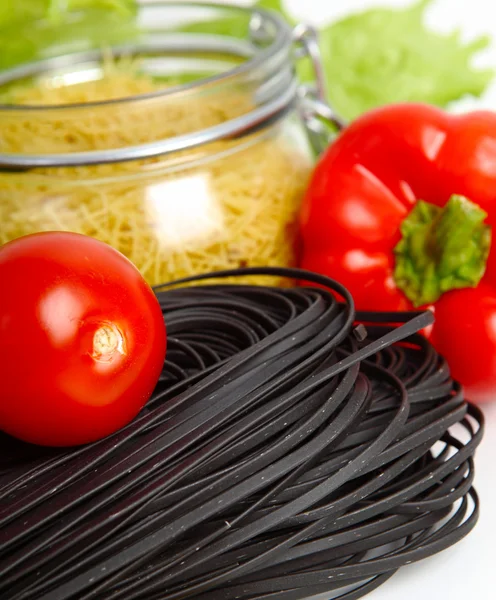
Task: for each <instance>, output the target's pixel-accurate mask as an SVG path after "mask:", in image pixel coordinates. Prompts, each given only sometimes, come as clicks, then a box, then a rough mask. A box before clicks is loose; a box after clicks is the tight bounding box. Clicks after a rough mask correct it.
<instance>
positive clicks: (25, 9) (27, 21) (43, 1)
mask: <svg viewBox="0 0 496 600" xmlns="http://www.w3.org/2000/svg"><path fill="white" fill-rule="evenodd" d="M136 13H137V2H136V0H0V69H6V68H9V67H13V66H15V65H17V64H20V63H23V62H26V61H30V60H36V59H38V58H44V57H46V56H53V55H56V54H58V53H61V52H64V51H66V50H67V49H69V48H70V49H71V50H85V49H88V48H94V47H98V46H101V45H103V44H115V43H119V42H123V41H127V40H129V39H132V38H133V37H134V36H135V35H137V34H138V26H137V22H136Z"/></svg>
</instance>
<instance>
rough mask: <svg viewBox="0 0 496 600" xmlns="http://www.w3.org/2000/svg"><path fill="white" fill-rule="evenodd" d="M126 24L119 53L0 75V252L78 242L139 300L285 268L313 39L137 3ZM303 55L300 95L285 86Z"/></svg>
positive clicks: (222, 8)
mask: <svg viewBox="0 0 496 600" xmlns="http://www.w3.org/2000/svg"><path fill="white" fill-rule="evenodd" d="M140 25H141V27H140V29H141V32H142V33H141V34H140V36H139V38H137V39H135V40H132V42H130V43H129V44H127V45H125V46H120V47H115V48H112V49H111V50H110V51H109V50H105V51H100V50H98V51H96V50H95V51H85V52H65V51H64V54H61V55H60V56H56V57H52V58H49V59H45V60H42V61H39V62H36V63H31V64H26V65H22V66H20V67H17V68H15V69H11V70H9V71H6V72H4V73H2V74H0V86H2V90H3V93H2V97H3V102H4V103H3V104H2V105H1V106H0V221H1V223H2V226H1V228H0V243H5V242H7V241H9V240H11V239H14V238H16V237H19V236H21V235H26V234H29V233H34V232H38V231H50V230H68V231H75V232H79V233H84V234H86V235H90V236H93V237H95V238H98V239H100V240H103V241H104V242H107V243H108V244H110V245H112V246H114V247H115V248H117V249H118V250H120V251H121V252H123V253H124V254H125V255H126V256H127V257H128V258H129V259H130V260H131V261H132V262H134V264H135V265H136V266H137V267H138V268H139V269H140V270H141V272H142V273H143V275H144V276H145V278H146V279H147V280H148V282H149V283H150V284H152V285H153V284H158V283H161V282H165V281H170V280H173V279H176V278H180V277H185V276H189V275H193V274H196V273H201V272H207V271H211V270H218V269H219V270H220V269H229V268H236V267H246V266H261V265H272V266H292V265H294V264H295V263H296V261H297V248H298V233H297V231H298V227H297V220H298V209H299V205H300V201H301V198H302V195H303V193H304V191H305V187H306V185H307V182H308V178H309V175H310V173H311V169H312V162H313V157H314V156H315V152H316V151H317V152H318V151H319V150H320V149H321V147H322V146H323V145H324V144H325V143H327V140H328V130H327V127H326V125H323V124H322V118H321V117H324V118H328V119H330V120H331V121H332V114H331V113H330V111H329V109H328V108H327V107H326V106H325V105H324V104H323V102H322V101H321V100H322V94H323V87H322V86H323V84H322V75H321V71H320V68H319V63H318V56H317V45H316V43H315V38H314V35H313V32H312V30H311V29H309V28H306V27H301V26H300V27H298V28H296V30H291V29H290V28H289V27H288V25H287V24H286V23H285V22H283V21H282V20H281V19H280V18H279V17H278V16H277V15H275V14H272V13H269V12H266V11H264V10H260V9H248V8H241V7H234V6H226V5H211V4H208V5H202V4H199V3H189V2H187V3H177V4H175V3H160V2H152V3H150V2H147V3H146V4H144V5H143V6H142V7H141V12H140ZM226 32H228V33H226ZM305 55H306V56H307V57H310V59H311V60H313V63H314V66H315V68H316V80H317V86H316V87H315V88H312V87H308V86H306V87H302V86H301V85H300V84H299V83H298V81H297V79H296V75H295V60H299V59H300V58H301V57H302V56H305ZM109 82H110V83H109ZM102 86H103V87H102ZM99 95H102V97H101V98H100V97H99ZM109 96H110V97H109ZM319 98H320V99H319ZM317 113H318V114H317ZM256 279H257V278H251V281H252V282H255V283H256ZM264 283H266V280H264ZM273 283H278V282H277V281H274V282H273Z"/></svg>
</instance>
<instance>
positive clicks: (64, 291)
mask: <svg viewBox="0 0 496 600" xmlns="http://www.w3.org/2000/svg"><path fill="white" fill-rule="evenodd" d="M0 282H1V287H2V293H1V294H0V376H1V380H2V390H1V397H0V429H2V430H3V431H4V432H6V433H8V434H10V435H12V436H14V437H17V438H19V439H21V440H24V441H26V442H30V443H33V444H39V445H46V446H73V445H79V444H85V443H88V442H92V441H95V440H98V439H101V438H103V437H105V436H107V435H109V434H111V433H113V432H115V431H116V430H118V429H120V428H121V427H123V426H124V425H126V424H127V423H129V422H130V421H131V420H132V419H133V418H134V417H135V416H136V415H137V414H138V412H139V411H140V410H141V408H142V407H143V406H144V404H145V403H146V401H147V400H148V399H149V397H150V396H151V394H152V392H153V389H154V387H155V385H156V383H157V380H158V378H159V375H160V372H161V370H162V367H163V363H164V358H165V350H166V332H165V325H164V320H163V315H162V311H161V309H160V305H159V303H158V300H157V298H156V297H155V295H154V293H153V291H152V290H151V288H150V287H149V286H148V284H147V283H146V282H145V280H144V279H143V277H142V276H141V274H140V273H139V271H138V270H137V269H136V267H134V265H133V264H132V263H131V262H130V261H128V259H127V258H125V257H124V256H123V255H122V254H120V253H119V252H117V251H116V250H114V249H113V248H111V247H110V246H107V245H106V244H104V243H102V242H100V241H98V240H95V239H93V238H90V237H87V236H83V235H79V234H75V233H66V232H47V233H39V234H34V235H30V236H26V237H24V238H19V239H17V240H14V241H12V242H9V243H8V244H5V245H4V246H3V247H2V248H0Z"/></svg>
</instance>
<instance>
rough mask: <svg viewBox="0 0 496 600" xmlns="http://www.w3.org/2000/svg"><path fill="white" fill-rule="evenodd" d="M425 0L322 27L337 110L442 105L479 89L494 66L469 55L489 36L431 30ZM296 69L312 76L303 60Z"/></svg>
mask: <svg viewBox="0 0 496 600" xmlns="http://www.w3.org/2000/svg"><path fill="white" fill-rule="evenodd" d="M430 3H431V0H422V1H421V2H419V3H417V4H414V5H413V6H411V7H409V8H406V9H397V10H394V9H389V8H381V9H375V10H369V11H366V12H362V13H359V14H356V15H352V16H349V17H347V18H344V19H342V20H341V21H338V22H336V23H333V24H331V25H329V26H326V27H324V28H323V29H322V30H321V32H320V47H321V52H322V60H323V63H324V67H325V72H326V76H327V82H328V86H329V100H330V102H331V104H332V106H333V107H334V109H335V110H336V112H337V113H338V114H340V115H342V116H344V117H345V118H347V119H352V118H354V117H356V116H357V115H359V114H361V113H363V112H365V111H366V110H369V109H371V108H374V107H376V106H380V105H383V104H387V103H392V102H404V101H412V102H428V103H430V104H434V105H437V106H440V107H446V106H447V105H448V104H449V103H450V102H452V101H454V100H458V99H460V98H462V97H463V96H465V95H468V94H469V95H473V96H476V97H478V96H480V95H481V94H482V93H483V92H484V90H485V89H486V87H487V85H488V84H489V83H490V81H491V80H492V78H493V76H494V71H493V70H479V69H476V68H475V67H474V66H473V58H474V55H475V54H476V53H477V52H478V51H480V50H482V49H483V48H485V47H487V46H488V44H489V42H490V40H489V39H488V38H486V37H481V38H478V39H477V40H475V41H473V42H471V43H469V44H464V43H463V41H462V40H461V36H460V32H458V31H455V32H454V33H451V34H447V35H446V34H441V33H437V32H434V31H431V30H430V29H428V28H427V27H426V26H425V24H424V19H423V17H424V12H425V9H426V7H427V6H428V5H429V4H430ZM300 74H301V76H302V77H303V78H304V79H309V78H310V77H311V71H310V69H309V67H308V65H306V66H305V68H304V69H303V70H302V71H300Z"/></svg>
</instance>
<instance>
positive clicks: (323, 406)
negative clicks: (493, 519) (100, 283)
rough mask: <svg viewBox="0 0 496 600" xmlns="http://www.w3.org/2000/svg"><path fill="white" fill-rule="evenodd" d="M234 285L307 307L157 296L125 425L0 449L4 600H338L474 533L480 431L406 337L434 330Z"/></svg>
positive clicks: (245, 296)
mask: <svg viewBox="0 0 496 600" xmlns="http://www.w3.org/2000/svg"><path fill="white" fill-rule="evenodd" d="M246 274H257V275H278V276H286V277H289V278H292V279H299V280H305V281H308V282H309V283H311V284H317V285H319V286H322V287H297V288H288V289H277V288H269V287H261V286H260V287H259V286H246V285H241V284H240V285H237V286H236V285H208V284H200V285H198V282H199V281H201V280H203V279H205V280H207V279H209V278H211V277H212V276H213V275H205V276H201V277H193V278H188V279H185V280H182V281H181V282H175V283H174V284H169V285H164V286H160V287H158V288H157V289H156V293H157V297H158V299H159V301H160V305H161V307H162V310H163V313H164V319H165V322H166V324H167V332H168V354H167V360H166V362H165V365H164V369H163V372H162V375H161V377H160V381H159V383H158V385H157V389H156V391H155V394H154V395H153V397H152V398H151V400H150V401H149V402H148V404H147V406H146V407H145V409H144V410H143V411H142V412H141V414H140V415H139V416H138V417H137V418H136V419H135V420H134V421H133V422H132V423H131V424H129V425H128V426H127V427H125V428H124V429H122V430H121V431H119V432H117V433H116V434H114V435H112V436H110V437H108V438H106V439H105V440H102V441H100V442H97V443H94V444H91V445H88V446H85V447H81V448H76V449H63V450H59V449H41V448H35V447H32V446H29V445H27V444H23V443H21V442H17V441H15V440H13V439H11V438H9V437H8V436H2V437H0V597H1V598H2V599H3V600H69V599H77V600H90V599H92V600H95V599H105V600H141V599H142V600H182V599H186V598H202V599H204V600H234V599H238V600H248V599H250V600H255V599H257V600H300V599H304V598H307V597H310V596H313V595H315V594H320V593H326V594H328V597H329V598H340V599H347V600H352V599H354V598H359V597H361V596H363V595H365V594H367V593H368V592H370V591H371V590H373V589H374V588H376V587H377V586H379V585H381V584H382V583H383V582H384V581H386V580H387V579H388V578H389V577H390V576H391V575H393V574H394V572H395V571H396V570H397V569H398V568H400V567H402V566H403V565H405V564H408V563H411V562H414V561H418V560H421V559H424V558H426V557H428V556H431V555H432V554H435V553H436V552H439V551H441V550H443V549H445V548H447V547H449V546H451V545H452V544H454V543H456V542H457V541H458V540H460V539H461V538H462V537H464V536H465V535H466V534H467V533H468V532H469V531H470V530H471V529H472V528H473V527H474V525H475V523H476V521H477V517H478V509H479V502H478V498H477V494H476V492H475V490H474V489H473V487H472V482H473V478H474V465H473V456H474V452H475V449H476V447H477V445H478V444H479V442H480V440H481V436H482V427H483V419H482V415H481V413H480V411H479V410H478V409H477V408H476V407H474V406H472V405H471V404H469V403H467V402H466V401H465V400H464V398H463V394H462V391H461V390H460V387H459V386H458V384H457V383H456V382H454V381H453V380H452V379H451V377H450V373H449V369H448V367H447V365H446V363H445V361H444V360H443V358H442V357H440V356H439V355H438V354H436V352H435V350H434V349H433V348H432V346H431V345H430V344H429V343H428V342H427V341H426V339H425V338H424V337H423V336H421V335H420V334H419V333H417V332H418V331H420V330H421V329H422V328H424V327H426V326H427V325H429V324H430V323H431V322H432V315H431V314H430V313H429V312H425V313H399V314H398V313H390V314H389V313H355V309H354V305H353V299H352V298H351V296H350V295H349V293H348V292H347V290H346V289H344V288H343V287H342V286H341V285H339V284H338V283H336V282H334V281H332V280H330V279H327V278H326V277H323V276H319V275H315V274H311V273H307V272H304V271H299V270H295V269H277V268H260V269H243V270H240V271H226V272H223V273H215V274H214V276H215V277H216V278H219V277H227V276H233V275H246ZM192 281H194V282H195V283H196V284H197V286H196V287H180V286H178V283H182V284H185V283H189V282H192ZM325 288H327V289H325ZM332 292H335V293H336V294H337V295H338V296H339V297H340V301H338V300H336V298H335V296H334V295H333V293H332Z"/></svg>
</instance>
